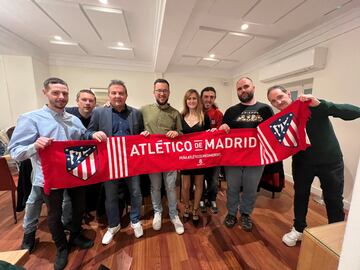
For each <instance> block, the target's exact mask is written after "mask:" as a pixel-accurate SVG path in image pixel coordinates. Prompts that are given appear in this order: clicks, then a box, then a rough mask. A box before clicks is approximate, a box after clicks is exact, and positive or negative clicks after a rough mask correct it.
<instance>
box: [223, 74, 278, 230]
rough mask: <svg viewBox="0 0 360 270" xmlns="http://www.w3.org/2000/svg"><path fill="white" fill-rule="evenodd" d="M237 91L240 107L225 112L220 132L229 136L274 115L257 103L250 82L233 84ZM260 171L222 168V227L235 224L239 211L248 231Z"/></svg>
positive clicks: (245, 79) (247, 168)
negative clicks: (224, 197) (224, 184)
mask: <svg viewBox="0 0 360 270" xmlns="http://www.w3.org/2000/svg"><path fill="white" fill-rule="evenodd" d="M236 89H237V95H238V97H239V100H240V103H238V104H237V105H235V106H232V107H230V108H229V109H227V110H226V112H225V114H224V119H223V124H222V125H221V126H220V128H219V129H220V130H225V131H226V132H229V131H230V128H256V127H257V126H258V125H259V124H260V123H261V122H263V121H265V120H266V119H268V118H270V117H271V116H272V115H273V114H274V113H273V111H272V109H271V107H270V106H269V105H267V104H264V103H261V102H257V101H256V99H255V97H254V92H255V86H254V85H253V82H252V80H251V79H250V78H248V77H242V78H240V79H239V80H238V81H237V83H236ZM263 170H264V166H227V167H225V175H226V180H227V193H226V195H227V203H226V207H227V209H228V214H227V216H226V218H225V221H224V224H225V225H226V226H227V227H228V228H231V227H233V226H234V225H235V224H236V222H237V218H236V214H237V211H238V209H239V210H240V216H241V227H242V229H243V230H245V231H251V229H252V222H251V218H250V215H251V213H252V211H253V208H254V205H255V201H256V195H257V194H256V193H257V187H258V184H259V182H260V178H261V175H262V172H263ZM241 187H242V194H241V195H240V192H241Z"/></svg>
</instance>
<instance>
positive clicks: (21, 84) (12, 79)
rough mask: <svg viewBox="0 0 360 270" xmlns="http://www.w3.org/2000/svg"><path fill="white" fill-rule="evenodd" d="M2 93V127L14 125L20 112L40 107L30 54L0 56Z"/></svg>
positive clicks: (0, 125) (0, 103)
mask: <svg viewBox="0 0 360 270" xmlns="http://www.w3.org/2000/svg"><path fill="white" fill-rule="evenodd" d="M43 69H46V68H43ZM0 94H1V101H0V106H1V108H2V116H1V118H0V128H5V127H8V126H11V125H14V124H15V122H16V119H17V117H18V116H19V115H20V114H22V113H24V112H27V111H31V110H34V109H36V108H38V91H37V88H36V85H35V76H34V67H33V61H32V58H31V57H30V56H14V55H2V56H0Z"/></svg>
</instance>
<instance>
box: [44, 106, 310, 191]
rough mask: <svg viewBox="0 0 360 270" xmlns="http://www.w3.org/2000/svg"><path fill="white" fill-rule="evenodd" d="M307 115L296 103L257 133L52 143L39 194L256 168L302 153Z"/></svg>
mask: <svg viewBox="0 0 360 270" xmlns="http://www.w3.org/2000/svg"><path fill="white" fill-rule="evenodd" d="M309 116H310V111H309V109H308V105H307V104H306V103H303V102H300V101H296V102H294V103H293V104H291V105H290V106H289V107H288V108H287V109H285V110H284V111H282V112H280V113H278V114H276V115H274V116H273V117H271V118H269V119H268V120H266V121H265V122H263V123H261V124H260V125H259V126H258V127H257V128H247V129H245V128H244V129H232V130H231V131H230V133H228V134H227V133H225V132H224V131H215V132H196V133H191V134H185V135H181V136H178V137H176V138H175V139H170V138H167V137H166V136H165V135H149V136H148V137H144V136H142V135H134V136H124V137H109V138H108V140H107V142H96V141H55V142H53V143H52V144H51V145H50V146H49V147H47V148H46V149H45V150H42V151H40V153H39V154H40V157H41V164H42V168H43V173H44V180H45V183H44V190H45V192H46V193H48V192H49V191H50V190H51V189H53V188H71V187H76V186H83V185H91V184H95V183H99V182H104V181H108V180H113V179H119V178H125V177H130V176H134V175H140V174H149V173H156V172H165V171H174V170H184V169H194V168H206V167H213V166H259V165H266V164H270V163H274V162H277V161H280V160H283V159H285V158H287V157H289V156H291V155H294V154H296V153H297V152H298V151H301V150H305V149H306V148H307V147H308V146H309V144H308V143H307V142H306V131H305V128H306V122H307V120H308V118H309Z"/></svg>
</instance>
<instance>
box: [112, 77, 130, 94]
mask: <svg viewBox="0 0 360 270" xmlns="http://www.w3.org/2000/svg"><path fill="white" fill-rule="evenodd" d="M113 85H121V86H122V87H124V89H125V94H127V88H126V85H125V83H124V82H123V81H121V80H111V82H110V83H109V86H108V91H109V90H110V87H111V86H113Z"/></svg>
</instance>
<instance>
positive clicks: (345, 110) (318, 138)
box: [293, 100, 360, 165]
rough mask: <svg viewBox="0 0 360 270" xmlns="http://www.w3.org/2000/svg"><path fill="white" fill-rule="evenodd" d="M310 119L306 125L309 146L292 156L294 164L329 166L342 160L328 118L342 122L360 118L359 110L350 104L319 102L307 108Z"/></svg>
mask: <svg viewBox="0 0 360 270" xmlns="http://www.w3.org/2000/svg"><path fill="white" fill-rule="evenodd" d="M309 108H310V111H311V118H310V119H309V121H308V123H307V125H306V132H307V134H308V136H309V139H310V142H311V146H310V147H309V148H307V149H306V150H305V151H300V152H299V153H297V154H296V155H294V156H293V161H294V163H295V164H296V163H304V164H312V165H318V164H319V165H320V164H330V163H333V162H337V161H340V160H341V159H342V152H341V149H340V145H339V142H338V140H337V138H336V135H335V132H334V129H333V126H332V124H331V122H330V119H329V116H333V117H338V118H341V119H343V120H354V119H356V118H359V117H360V108H359V107H356V106H354V105H350V104H335V103H332V102H329V101H325V100H320V105H319V106H317V107H309Z"/></svg>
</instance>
